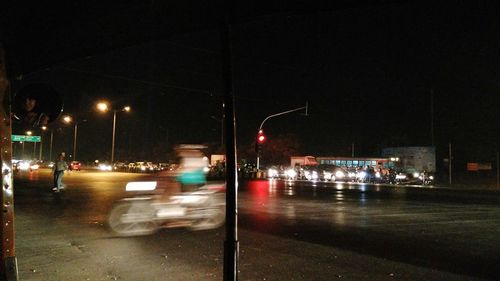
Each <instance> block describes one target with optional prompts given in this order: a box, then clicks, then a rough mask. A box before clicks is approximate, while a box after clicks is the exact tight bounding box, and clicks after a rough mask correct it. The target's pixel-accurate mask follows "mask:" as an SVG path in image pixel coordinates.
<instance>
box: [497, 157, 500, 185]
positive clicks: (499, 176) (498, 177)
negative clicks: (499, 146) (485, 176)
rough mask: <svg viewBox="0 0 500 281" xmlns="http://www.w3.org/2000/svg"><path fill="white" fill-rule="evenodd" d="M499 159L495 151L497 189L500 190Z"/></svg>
mask: <svg viewBox="0 0 500 281" xmlns="http://www.w3.org/2000/svg"><path fill="white" fill-rule="evenodd" d="M498 158H499V153H498V151H497V188H500V167H499V166H500V160H499V159H498Z"/></svg>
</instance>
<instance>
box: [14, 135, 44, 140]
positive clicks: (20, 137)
mask: <svg viewBox="0 0 500 281" xmlns="http://www.w3.org/2000/svg"><path fill="white" fill-rule="evenodd" d="M12 141H26V142H41V141H42V137H40V136H25V135H12Z"/></svg>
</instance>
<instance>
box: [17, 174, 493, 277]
mask: <svg viewBox="0 0 500 281" xmlns="http://www.w3.org/2000/svg"><path fill="white" fill-rule="evenodd" d="M144 177H149V175H143V174H128V173H109V172H95V171H80V172H71V173H69V174H67V175H65V178H64V181H65V183H66V185H67V190H66V191H65V192H64V193H63V194H62V195H61V196H54V195H53V194H52V193H51V192H50V191H49V190H50V188H51V185H52V184H51V179H50V175H49V172H48V171H45V170H40V171H36V172H32V173H21V174H19V175H18V176H16V179H15V211H16V249H17V253H16V255H17V258H18V268H19V276H20V280H131V281H132V280H133V281H137V280H222V272H223V271H222V268H223V242H224V235H225V231H224V228H223V227H222V228H220V229H216V230H209V231H197V232H192V231H189V230H187V229H184V228H176V229H164V230H161V231H159V232H158V233H156V234H153V235H150V236H145V237H131V238H119V237H116V236H114V235H113V233H111V232H110V231H109V229H108V227H107V225H106V218H107V213H108V211H109V209H110V208H111V206H112V204H113V202H115V201H116V200H118V199H120V198H123V197H124V196H127V194H126V193H125V192H124V186H125V184H126V183H127V182H129V181H133V180H140V179H144ZM499 203H500V194H499V192H496V191H480V190H467V191H464V190H450V189H438V188H424V189H423V188H408V187H386V186H374V185H355V184H354V185H353V184H335V183H310V182H295V183H290V182H284V181H268V180H254V181H245V182H243V181H242V182H240V187H239V196H238V204H239V242H240V260H239V280H335V279H341V280H499V279H500V272H499V271H498V270H497V265H498V264H500V255H498V253H500V238H499V237H498V233H499V231H500V207H499V206H500V205H499Z"/></svg>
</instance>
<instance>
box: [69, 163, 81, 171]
mask: <svg viewBox="0 0 500 281" xmlns="http://www.w3.org/2000/svg"><path fill="white" fill-rule="evenodd" d="M81 167H82V163H80V162H78V161H72V162H71V163H69V169H70V170H71V171H80V169H81Z"/></svg>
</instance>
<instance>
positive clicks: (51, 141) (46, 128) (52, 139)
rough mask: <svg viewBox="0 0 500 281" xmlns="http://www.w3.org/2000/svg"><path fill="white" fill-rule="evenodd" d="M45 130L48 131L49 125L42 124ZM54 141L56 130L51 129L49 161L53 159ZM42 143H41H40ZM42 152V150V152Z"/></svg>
mask: <svg viewBox="0 0 500 281" xmlns="http://www.w3.org/2000/svg"><path fill="white" fill-rule="evenodd" d="M42 130H43V131H47V130H48V127H47V126H42ZM53 141H54V131H53V130H50V144H49V161H52V143H53ZM40 145H41V143H40ZM40 154H42V152H40ZM40 158H41V157H40Z"/></svg>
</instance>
